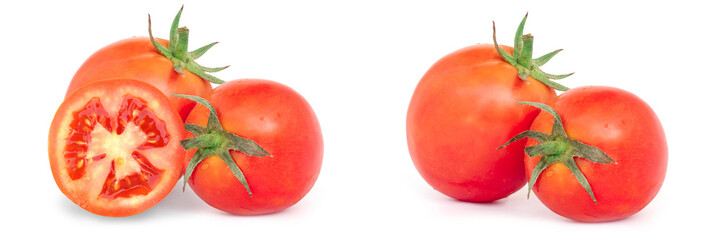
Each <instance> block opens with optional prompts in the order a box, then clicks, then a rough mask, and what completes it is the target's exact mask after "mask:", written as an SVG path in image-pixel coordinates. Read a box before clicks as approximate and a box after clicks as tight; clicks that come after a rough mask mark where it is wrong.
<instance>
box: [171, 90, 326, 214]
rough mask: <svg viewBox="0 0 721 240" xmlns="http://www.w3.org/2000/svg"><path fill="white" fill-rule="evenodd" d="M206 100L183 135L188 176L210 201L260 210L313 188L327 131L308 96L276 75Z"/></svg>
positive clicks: (237, 209) (230, 208)
mask: <svg viewBox="0 0 721 240" xmlns="http://www.w3.org/2000/svg"><path fill="white" fill-rule="evenodd" d="M204 99H205V100H207V103H206V104H196V106H195V107H194V108H193V110H192V111H191V112H190V115H188V119H187V120H186V129H187V130H189V132H188V134H187V136H186V140H184V141H183V144H184V146H185V147H186V149H191V150H190V151H188V152H187V154H186V164H188V165H189V166H188V167H187V169H186V172H185V176H186V179H187V183H188V184H189V185H190V187H191V188H192V189H193V192H195V193H196V194H197V195H198V196H199V197H200V198H201V199H202V200H203V201H205V202H206V203H208V204H209V205H210V206H213V207H215V208H217V209H220V210H223V211H226V212H229V213H233V214H240V215H257V214H267V213H274V212H278V211H281V210H283V209H286V208H288V207H290V206H292V205H294V204H295V203H297V202H298V201H300V200H301V199H302V198H303V197H304V196H305V195H306V194H307V193H308V192H309V191H310V189H311V188H312V187H313V184H314V183H315V181H316V179H317V178H318V174H319V173H320V168H321V162H322V159H323V136H322V134H321V130H320V124H319V122H318V119H317V118H316V115H315V113H314V111H313V109H312V108H311V106H310V104H309V103H308V102H307V101H306V100H305V98H303V97H302V96H301V95H300V94H298V93H297V92H296V91H294V90H293V89H291V88H289V87H287V86H285V85H283V84H280V83H277V82H273V81H268V80H260V79H242V80H235V81H229V82H226V83H224V84H221V85H220V86H218V87H217V88H215V89H213V91H211V92H210V93H209V94H208V95H206V96H205V97H204ZM205 100H202V101H205ZM211 109H212V110H211ZM212 111H215V112H217V114H216V113H214V112H212ZM213 118H217V119H213ZM261 148H262V149H261Z"/></svg>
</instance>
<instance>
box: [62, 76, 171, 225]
mask: <svg viewBox="0 0 721 240" xmlns="http://www.w3.org/2000/svg"><path fill="white" fill-rule="evenodd" d="M183 136H184V130H183V122H182V121H181V120H180V117H179V116H178V114H177V113H176V112H175V111H174V109H173V108H172V107H171V104H170V102H169V101H168V99H167V97H165V95H164V94H163V93H162V92H160V91H159V90H158V89H156V88H155V87H153V86H151V85H149V84H147V83H143V82H140V81H136V80H106V81H97V82H93V83H90V84H87V85H85V86H83V87H81V88H79V89H78V90H77V91H75V92H73V94H70V95H69V96H68V97H67V98H66V99H65V101H64V102H63V103H62V105H60V108H59V109H58V111H57V113H56V114H55V118H54V119H53V122H52V125H51V126H50V134H49V138H48V155H49V157H50V167H51V169H52V172H53V177H54V178H55V183H57V185H58V187H59V188H60V190H61V191H62V192H63V193H64V194H65V195H66V196H67V197H68V198H69V199H70V200H72V201H73V202H74V203H75V204H77V205H78V206H80V207H82V208H84V209H85V210H88V211H90V212H92V213H95V214H98V215H103V216H112V217H120V216H130V215H135V214H138V213H141V212H143V211H145V210H147V209H148V208H150V207H152V206H153V205H155V204H156V203H158V202H159V201H160V200H161V199H163V198H164V197H165V196H166V195H167V194H168V193H169V192H170V190H171V189H172V188H173V186H174V185H175V183H176V182H177V181H178V178H179V177H180V173H181V168H182V166H183V157H184V153H185V151H184V150H183V148H182V146H181V145H180V140H181V139H182V137H183Z"/></svg>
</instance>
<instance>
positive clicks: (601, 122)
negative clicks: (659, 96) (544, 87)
mask: <svg viewBox="0 0 721 240" xmlns="http://www.w3.org/2000/svg"><path fill="white" fill-rule="evenodd" d="M551 106H552V107H553V108H554V109H555V110H556V112H558V114H559V115H560V117H561V119H562V122H563V126H564V128H565V130H566V133H567V134H568V137H569V138H571V139H574V140H578V141H580V142H582V143H584V144H587V145H590V146H595V147H597V148H599V149H600V150H602V151H603V152H605V153H606V154H607V155H608V156H609V157H610V158H612V159H613V160H614V161H615V162H616V163H615V164H614V163H610V164H598V163H592V162H590V161H588V160H586V159H584V158H579V157H575V158H574V160H575V162H576V164H577V165H578V167H579V169H580V170H581V172H582V173H583V175H584V176H585V177H586V179H587V180H588V182H589V184H590V187H591V189H592V191H593V194H594V195H595V197H596V200H597V203H594V202H593V200H592V198H591V196H590V195H589V193H587V192H586V190H584V188H583V187H582V186H581V184H580V183H579V181H578V180H576V178H575V177H574V175H573V174H571V172H570V170H569V169H568V168H567V167H566V166H564V165H563V164H561V163H553V165H550V166H549V167H548V168H546V169H545V170H544V171H543V172H541V174H540V175H539V177H538V179H537V181H536V184H535V185H534V186H533V192H534V193H535V194H536V196H538V198H539V199H540V200H541V201H542V202H543V204H545V205H546V206H547V207H548V208H550V209H551V210H552V211H553V212H555V213H557V214H559V215H561V216H564V217H567V218H571V219H574V220H577V221H583V222H601V221H612V220H617V219H622V218H625V217H628V216H630V215H633V214H634V213H636V212H638V211H640V210H641V209H643V208H644V207H645V206H646V205H648V203H649V202H651V200H652V199H653V198H654V197H655V196H656V193H658V191H659V189H660V188H661V184H662V183H663V180H664V177H665V175H666V165H667V161H668V149H667V145H666V137H665V135H664V132H663V128H662V127H661V123H660V122H659V120H658V118H657V117H656V114H655V113H654V112H653V110H652V109H651V107H649V106H648V104H646V103H645V102H644V101H643V100H641V99H640V98H638V97H637V96H635V95H633V94H631V93H629V92H626V91H624V90H621V89H617V88H611V87H580V88H575V89H572V90H569V91H567V92H565V93H563V94H561V95H560V96H558V98H557V99H556V100H555V102H554V103H553V104H552V105H551ZM552 124H553V117H552V116H551V115H550V114H548V113H545V112H544V113H541V114H539V115H538V117H537V118H536V119H535V120H534V122H533V125H531V130H535V131H540V132H544V133H550V132H551V128H552ZM536 144H538V142H537V141H535V140H529V141H528V142H527V146H533V145H536ZM539 159H540V156H536V157H528V156H526V159H525V164H526V173H528V175H529V176H530V175H531V173H532V171H533V169H534V168H535V166H536V164H537V163H538V162H539Z"/></svg>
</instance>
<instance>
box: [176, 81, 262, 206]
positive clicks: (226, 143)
mask: <svg viewBox="0 0 721 240" xmlns="http://www.w3.org/2000/svg"><path fill="white" fill-rule="evenodd" d="M173 96H176V97H180V98H186V99H190V100H193V101H195V102H196V103H198V104H200V105H203V106H205V107H206V108H208V109H209V110H210V114H209V116H208V124H207V127H202V126H198V125H195V124H190V123H186V124H185V130H186V131H188V132H191V133H192V134H193V135H195V137H193V138H188V139H184V140H182V141H180V144H181V145H182V146H183V148H184V149H185V150H190V149H193V148H197V149H198V150H197V151H196V152H195V155H193V158H192V159H191V160H190V163H188V168H186V169H185V177H184V180H183V191H185V185H186V184H187V183H188V178H189V177H190V175H191V174H192V173H193V171H194V170H195V167H196V166H197V165H198V164H199V163H200V162H201V161H203V160H205V159H206V158H207V157H209V156H212V155H215V156H218V157H220V158H221V159H223V162H225V164H227V165H228V168H230V171H231V172H233V175H234V176H235V178H237V179H238V181H239V182H240V183H241V184H243V187H245V190H246V191H248V194H249V195H250V196H251V197H252V196H253V193H252V192H251V191H250V186H249V185H248V181H247V180H246V179H245V175H244V174H243V171H241V170H240V168H239V167H238V165H237V164H236V163H235V161H233V158H232V157H231V156H230V150H235V151H240V152H242V153H244V154H246V155H249V156H258V157H265V156H270V157H273V156H272V155H270V153H268V152H267V151H265V149H263V148H262V147H260V145H258V143H256V142H255V141H253V140H250V139H246V138H242V137H240V136H238V135H235V134H233V133H230V132H228V131H225V130H224V129H223V126H221V125H220V120H218V113H217V112H216V111H215V108H214V107H213V105H211V104H210V102H208V100H205V99H203V98H201V97H198V96H192V95H182V94H173Z"/></svg>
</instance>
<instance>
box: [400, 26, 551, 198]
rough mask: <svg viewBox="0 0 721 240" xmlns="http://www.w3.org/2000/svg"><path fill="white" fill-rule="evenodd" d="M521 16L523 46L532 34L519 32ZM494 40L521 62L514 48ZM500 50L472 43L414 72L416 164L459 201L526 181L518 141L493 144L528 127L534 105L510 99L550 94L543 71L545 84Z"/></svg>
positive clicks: (409, 128) (411, 127) (411, 140)
mask: <svg viewBox="0 0 721 240" xmlns="http://www.w3.org/2000/svg"><path fill="white" fill-rule="evenodd" d="M524 23H525V18H524V21H523V22H522V23H521V25H520V26H519V30H518V32H517V34H516V46H523V48H518V49H519V51H524V52H527V53H528V52H529V51H530V50H531V44H532V43H531V40H532V37H530V35H527V36H523V37H522V36H521V35H520V33H521V32H522V30H523V24H524ZM494 30H495V29H494ZM494 39H495V32H494ZM521 39H522V40H523V43H524V44H523V45H521V43H520V41H521ZM499 48H500V49H502V50H503V51H505V52H509V55H511V54H513V56H514V57H517V58H518V59H519V62H522V61H520V60H521V57H520V56H519V54H518V53H516V52H513V51H514V50H515V49H513V48H511V47H507V46H500V47H499ZM499 51H500V50H499V49H496V48H494V45H493V44H477V45H473V46H469V47H466V48H463V49H460V50H458V51H455V52H453V53H451V54H449V55H447V56H445V57H443V58H441V59H440V60H438V61H437V62H436V63H435V64H434V65H433V66H432V67H431V68H430V69H429V70H428V72H426V74H425V75H424V76H423V78H422V79H421V80H420V82H419V83H418V86H417V87H416V89H415V92H414V93H413V97H412V99H411V102H410V106H409V107H408V115H407V119H406V134H407V140H408V149H409V152H410V155H411V158H412V160H413V163H414V164H415V167H416V169H417V170H418V172H419V173H420V174H421V176H422V177H423V178H424V179H425V180H426V182H428V183H429V184H430V185H431V186H432V187H433V188H435V189H436V190H438V191H440V192H441V193H443V194H446V195H448V196H450V197H453V198H456V199H459V200H462V201H471V202H489V201H494V200H497V199H501V198H504V197H506V196H508V195H510V194H511V193H513V192H515V191H517V190H518V189H520V188H521V187H522V186H523V185H524V184H525V182H526V181H525V180H526V177H525V173H524V167H523V156H524V155H523V146H524V145H523V143H514V144H511V145H510V146H508V147H506V148H504V149H500V150H497V149H496V148H497V147H499V146H501V145H502V144H503V143H504V142H505V141H506V140H508V139H509V138H511V137H512V136H514V135H516V134H518V133H520V132H522V131H524V130H528V128H529V127H530V125H531V122H532V121H533V119H534V117H535V116H536V115H537V114H538V112H539V110H538V109H535V108H533V107H530V106H524V105H520V104H517V103H516V102H517V101H519V100H523V101H535V102H550V101H551V100H552V99H553V98H554V97H555V96H556V93H555V91H554V89H552V88H550V87H548V86H547V85H546V84H549V83H547V82H548V80H547V79H543V80H545V81H544V83H545V84H544V83H542V82H541V81H539V79H538V78H539V77H535V76H541V77H543V76H545V75H537V74H536V73H532V74H530V75H527V76H526V75H519V71H520V72H521V73H523V71H525V70H528V69H531V68H526V67H523V66H516V65H512V64H510V63H509V62H513V63H514V64H515V62H516V61H515V60H514V61H508V60H506V59H505V58H504V57H502V56H500V55H499ZM556 52H558V51H556ZM519 53H520V52H519ZM553 54H555V52H554V53H553ZM521 55H522V54H521ZM527 56H528V58H530V53H528V55H527ZM544 57H546V56H544ZM549 58H550V57H549ZM526 60H528V59H526ZM528 61H530V60H528ZM545 61H547V59H545ZM541 65H542V64H541ZM534 67H535V70H533V71H538V72H537V73H538V74H545V73H542V72H540V70H538V69H537V66H534ZM526 73H527V72H526ZM522 78H525V79H526V80H522ZM550 86H556V85H555V84H553V83H550ZM560 89H563V88H560Z"/></svg>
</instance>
